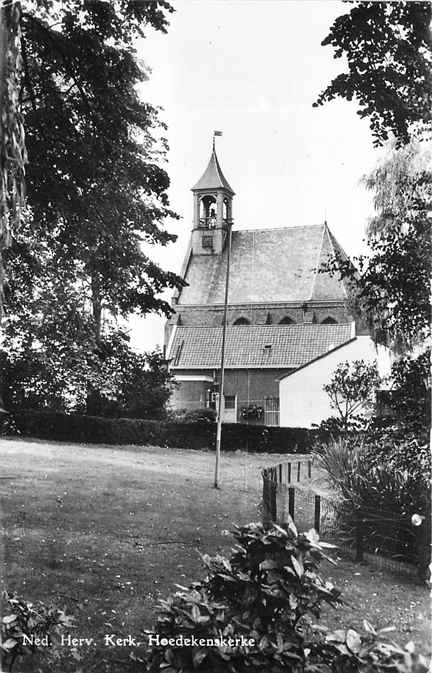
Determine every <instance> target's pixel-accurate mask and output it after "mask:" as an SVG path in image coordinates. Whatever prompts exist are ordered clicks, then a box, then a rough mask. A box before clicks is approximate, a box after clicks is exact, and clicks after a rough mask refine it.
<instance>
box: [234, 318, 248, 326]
mask: <svg viewBox="0 0 432 673" xmlns="http://www.w3.org/2000/svg"><path fill="white" fill-rule="evenodd" d="M233 324H234V325H250V322H249V320H248V319H247V318H237V320H234V323H233Z"/></svg>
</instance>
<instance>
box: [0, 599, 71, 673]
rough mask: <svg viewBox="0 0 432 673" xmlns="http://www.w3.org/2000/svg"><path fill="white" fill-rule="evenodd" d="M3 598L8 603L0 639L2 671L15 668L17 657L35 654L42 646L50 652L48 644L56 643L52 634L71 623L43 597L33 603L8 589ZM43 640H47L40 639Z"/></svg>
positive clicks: (69, 619)
mask: <svg viewBox="0 0 432 673" xmlns="http://www.w3.org/2000/svg"><path fill="white" fill-rule="evenodd" d="M3 598H4V603H5V604H4V605H3V616H2V617H3V618H2V622H1V641H0V642H1V645H0V662H1V670H2V671H12V670H13V667H14V663H15V662H16V661H18V659H22V658H23V657H26V656H28V655H34V653H35V652H36V651H37V649H38V647H39V646H41V647H42V649H43V650H44V652H49V649H46V648H47V646H51V645H52V644H53V638H55V636H56V635H57V636H58V635H59V634H61V632H62V631H63V629H64V628H65V627H67V626H72V618H71V617H69V616H68V615H66V614H65V613H64V612H63V611H62V610H57V609H56V608H52V607H47V606H46V605H44V604H43V603H41V602H40V601H39V602H37V603H35V604H34V603H30V602H28V601H25V600H23V599H22V598H20V597H19V596H17V595H16V594H12V593H8V592H4V594H3ZM32 636H33V638H32ZM42 640H43V641H44V642H40V641H42ZM29 641H30V642H29ZM55 656H56V653H53V656H51V659H55ZM32 670H35V669H32ZM38 670H40V669H38Z"/></svg>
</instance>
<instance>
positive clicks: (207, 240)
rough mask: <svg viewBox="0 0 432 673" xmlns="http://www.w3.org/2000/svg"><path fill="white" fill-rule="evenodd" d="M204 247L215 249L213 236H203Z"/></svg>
mask: <svg viewBox="0 0 432 673" xmlns="http://www.w3.org/2000/svg"><path fill="white" fill-rule="evenodd" d="M202 247H203V248H210V249H211V248H213V236H203V237H202Z"/></svg>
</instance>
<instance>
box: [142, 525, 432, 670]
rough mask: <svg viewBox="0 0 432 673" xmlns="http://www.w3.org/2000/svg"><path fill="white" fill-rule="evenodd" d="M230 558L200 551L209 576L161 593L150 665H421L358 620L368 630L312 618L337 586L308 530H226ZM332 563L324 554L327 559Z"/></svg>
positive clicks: (331, 601)
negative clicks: (321, 570)
mask: <svg viewBox="0 0 432 673" xmlns="http://www.w3.org/2000/svg"><path fill="white" fill-rule="evenodd" d="M234 538H235V542H236V545H235V547H234V549H233V550H232V555H231V557H230V558H229V559H227V558H225V557H223V556H220V555H219V556H216V557H209V556H204V557H203V560H204V564H205V566H206V568H207V571H208V575H207V577H206V579H205V580H203V581H202V582H195V583H193V584H192V585H191V586H190V587H179V591H177V592H176V593H174V594H173V595H172V596H171V597H170V598H169V599H168V600H165V601H161V609H160V614H159V616H158V619H157V622H156V625H155V629H154V631H152V632H149V635H150V636H152V639H153V642H152V645H151V646H150V647H149V649H148V652H147V656H146V658H145V660H142V663H143V664H144V670H146V671H148V672H149V673H156V672H159V671H164V673H186V672H189V671H199V672H202V673H227V672H231V673H263V671H266V672H267V671H268V672H270V671H271V672H272V673H287V672H288V671H289V672H290V673H384V671H390V672H391V673H393V672H394V673H396V672H398V673H426V671H427V665H426V661H425V660H424V659H423V658H422V657H421V656H420V655H417V654H416V653H415V652H414V651H413V649H412V647H411V645H410V646H409V647H408V649H401V648H398V647H397V646H396V645H394V644H392V643H389V642H386V641H385V635H386V634H385V633H383V632H376V631H375V630H374V629H373V627H372V626H371V625H370V624H369V623H368V622H365V628H366V633H365V634H359V633H357V632H356V631H354V630H353V629H348V630H347V631H345V630H339V631H336V632H334V633H332V632H330V631H329V630H328V629H326V628H325V627H323V626H318V625H317V624H316V620H317V619H318V618H319V617H320V613H321V608H322V606H323V605H324V604H327V605H330V606H333V607H336V606H337V605H338V604H339V603H341V602H342V600H341V595H340V591H339V590H338V589H337V588H336V587H334V586H333V585H332V584H331V583H329V582H326V581H325V580H324V579H322V577H321V576H320V575H319V574H318V567H319V564H320V562H321V561H322V560H323V559H324V558H329V557H328V556H327V553H326V552H327V548H328V547H332V546H333V545H329V544H326V543H324V542H322V541H320V539H319V536H318V534H317V533H316V531H314V530H310V531H308V532H307V533H300V534H299V533H298V532H297V529H296V527H295V526H294V524H293V522H292V521H291V522H290V523H289V524H288V525H286V526H283V527H279V526H273V527H271V528H270V529H265V528H264V527H263V526H262V525H259V524H250V525H248V526H244V527H242V528H237V529H236V530H235V531H234ZM329 560H330V561H331V559H329Z"/></svg>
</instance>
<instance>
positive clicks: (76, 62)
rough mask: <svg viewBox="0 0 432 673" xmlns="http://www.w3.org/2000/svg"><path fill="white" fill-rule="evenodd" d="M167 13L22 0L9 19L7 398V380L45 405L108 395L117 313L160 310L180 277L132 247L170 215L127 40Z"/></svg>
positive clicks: (156, 235) (158, 24) (151, 236)
mask: <svg viewBox="0 0 432 673" xmlns="http://www.w3.org/2000/svg"><path fill="white" fill-rule="evenodd" d="M171 11H173V10H172V7H171V6H170V5H169V4H168V3H167V2H164V1H163V0H161V1H159V0H155V2H151V3H136V2H130V1H129V0H117V1H116V2H113V3H107V2H102V1H93V2H84V3H82V2H81V1H80V0H67V1H65V2H63V3H54V2H52V1H51V0H44V1H42V2H40V1H36V0H30V1H29V2H27V3H26V6H25V11H24V12H23V13H22V15H21V17H20V28H21V31H22V40H21V57H22V63H23V76H22V79H21V82H20V84H21V93H20V100H21V104H22V110H23V116H24V122H25V128H26V140H27V148H28V155H29V167H28V173H27V195H28V198H27V201H28V211H27V217H26V218H25V220H24V221H22V222H21V226H20V228H19V230H17V231H15V232H14V237H13V242H12V243H13V244H12V248H11V250H10V251H8V252H7V253H6V255H5V259H6V261H7V264H8V283H7V287H6V311H7V320H6V324H5V327H4V333H5V338H4V341H3V347H2V349H3V356H2V359H3V367H4V368H5V372H7V374H8V377H9V382H10V384H11V385H12V388H11V394H10V395H9V398H10V399H11V401H12V402H13V400H12V398H13V390H14V389H17V388H18V389H19V390H20V391H21V392H20V395H21V398H22V397H23V395H24V397H25V399H26V401H27V403H28V404H36V405H37V406H38V405H39V406H40V404H43V405H45V406H46V405H47V404H50V405H53V406H54V407H56V408H64V407H70V408H76V407H77V405H78V406H79V405H81V408H83V405H84V407H85V404H84V402H83V399H82V396H83V394H86V395H87V400H88V401H89V404H90V407H91V401H92V400H94V398H95V397H97V396H101V397H103V398H107V399H112V398H113V397H115V395H117V394H119V390H120V388H121V380H120V378H119V376H117V372H116V371H115V370H116V367H117V365H118V359H117V360H116V357H117V356H119V353H120V351H122V358H123V359H124V358H126V354H129V357H130V358H131V362H135V360H136V355H135V354H134V353H132V351H131V350H130V348H129V347H126V345H125V344H126V341H127V340H126V337H125V335H124V334H123V333H122V331H121V329H120V328H119V319H121V318H125V319H126V318H127V317H128V316H129V315H130V314H131V313H132V312H134V311H138V312H140V313H141V314H145V313H147V312H149V311H158V312H161V313H165V314H169V312H170V307H169V305H168V303H167V302H166V301H164V300H163V299H161V298H160V296H159V294H160V292H161V291H162V290H163V289H165V288H167V287H178V286H180V285H181V284H182V281H181V280H180V278H178V277H177V276H176V275H175V274H173V273H170V272H167V271H164V270H163V269H161V268H160V267H159V266H158V265H157V264H155V263H153V262H152V261H151V259H150V258H149V257H148V255H147V254H145V253H144V249H143V245H144V244H150V245H154V244H161V245H166V244H168V243H169V242H170V241H173V240H174V239H175V236H173V235H171V234H169V233H167V232H166V231H165V229H164V222H165V219H166V218H167V217H177V216H176V215H175V214H174V213H173V211H171V209H170V208H169V203H168V197H167V188H168V185H169V179H168V176H167V174H166V172H165V170H164V169H163V168H162V167H161V165H160V164H161V162H162V161H163V160H164V156H165V152H166V149H167V145H166V142H165V140H164V139H163V137H160V136H161V133H162V132H163V130H164V128H165V127H164V125H163V124H162V123H161V122H160V121H159V119H158V110H157V109H156V108H154V107H152V106H150V105H148V104H146V103H144V102H143V101H142V100H141V99H140V98H139V97H138V94H137V91H136V85H137V83H139V82H142V81H143V80H145V79H146V77H147V74H146V70H145V67H144V66H143V65H142V64H141V63H140V62H139V61H138V60H137V55H136V52H135V50H134V40H135V39H136V38H137V37H140V36H142V35H143V34H144V30H145V28H146V27H148V26H150V27H152V28H154V29H156V30H161V31H163V32H165V31H166V28H167V25H168V22H167V19H166V14H168V13H170V12H171ZM146 248H147V249H148V245H147V246H146ZM114 343H115V344H117V345H116V346H115V347H114V345H113V344H114ZM121 344H123V345H122V346H121ZM123 346H124V348H123ZM112 348H114V350H115V351H116V354H117V355H116V357H114V355H113V354H111V355H107V354H109V353H110V352H111V350H110V349H112ZM122 348H123V350H122ZM119 357H120V356H119ZM144 359H145V358H144ZM114 363H117V364H116V365H115V364H114ZM12 374H13V375H14V376H16V377H17V379H16V381H15V383H16V385H15V387H14V383H13V380H12V379H11V376H12Z"/></svg>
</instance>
